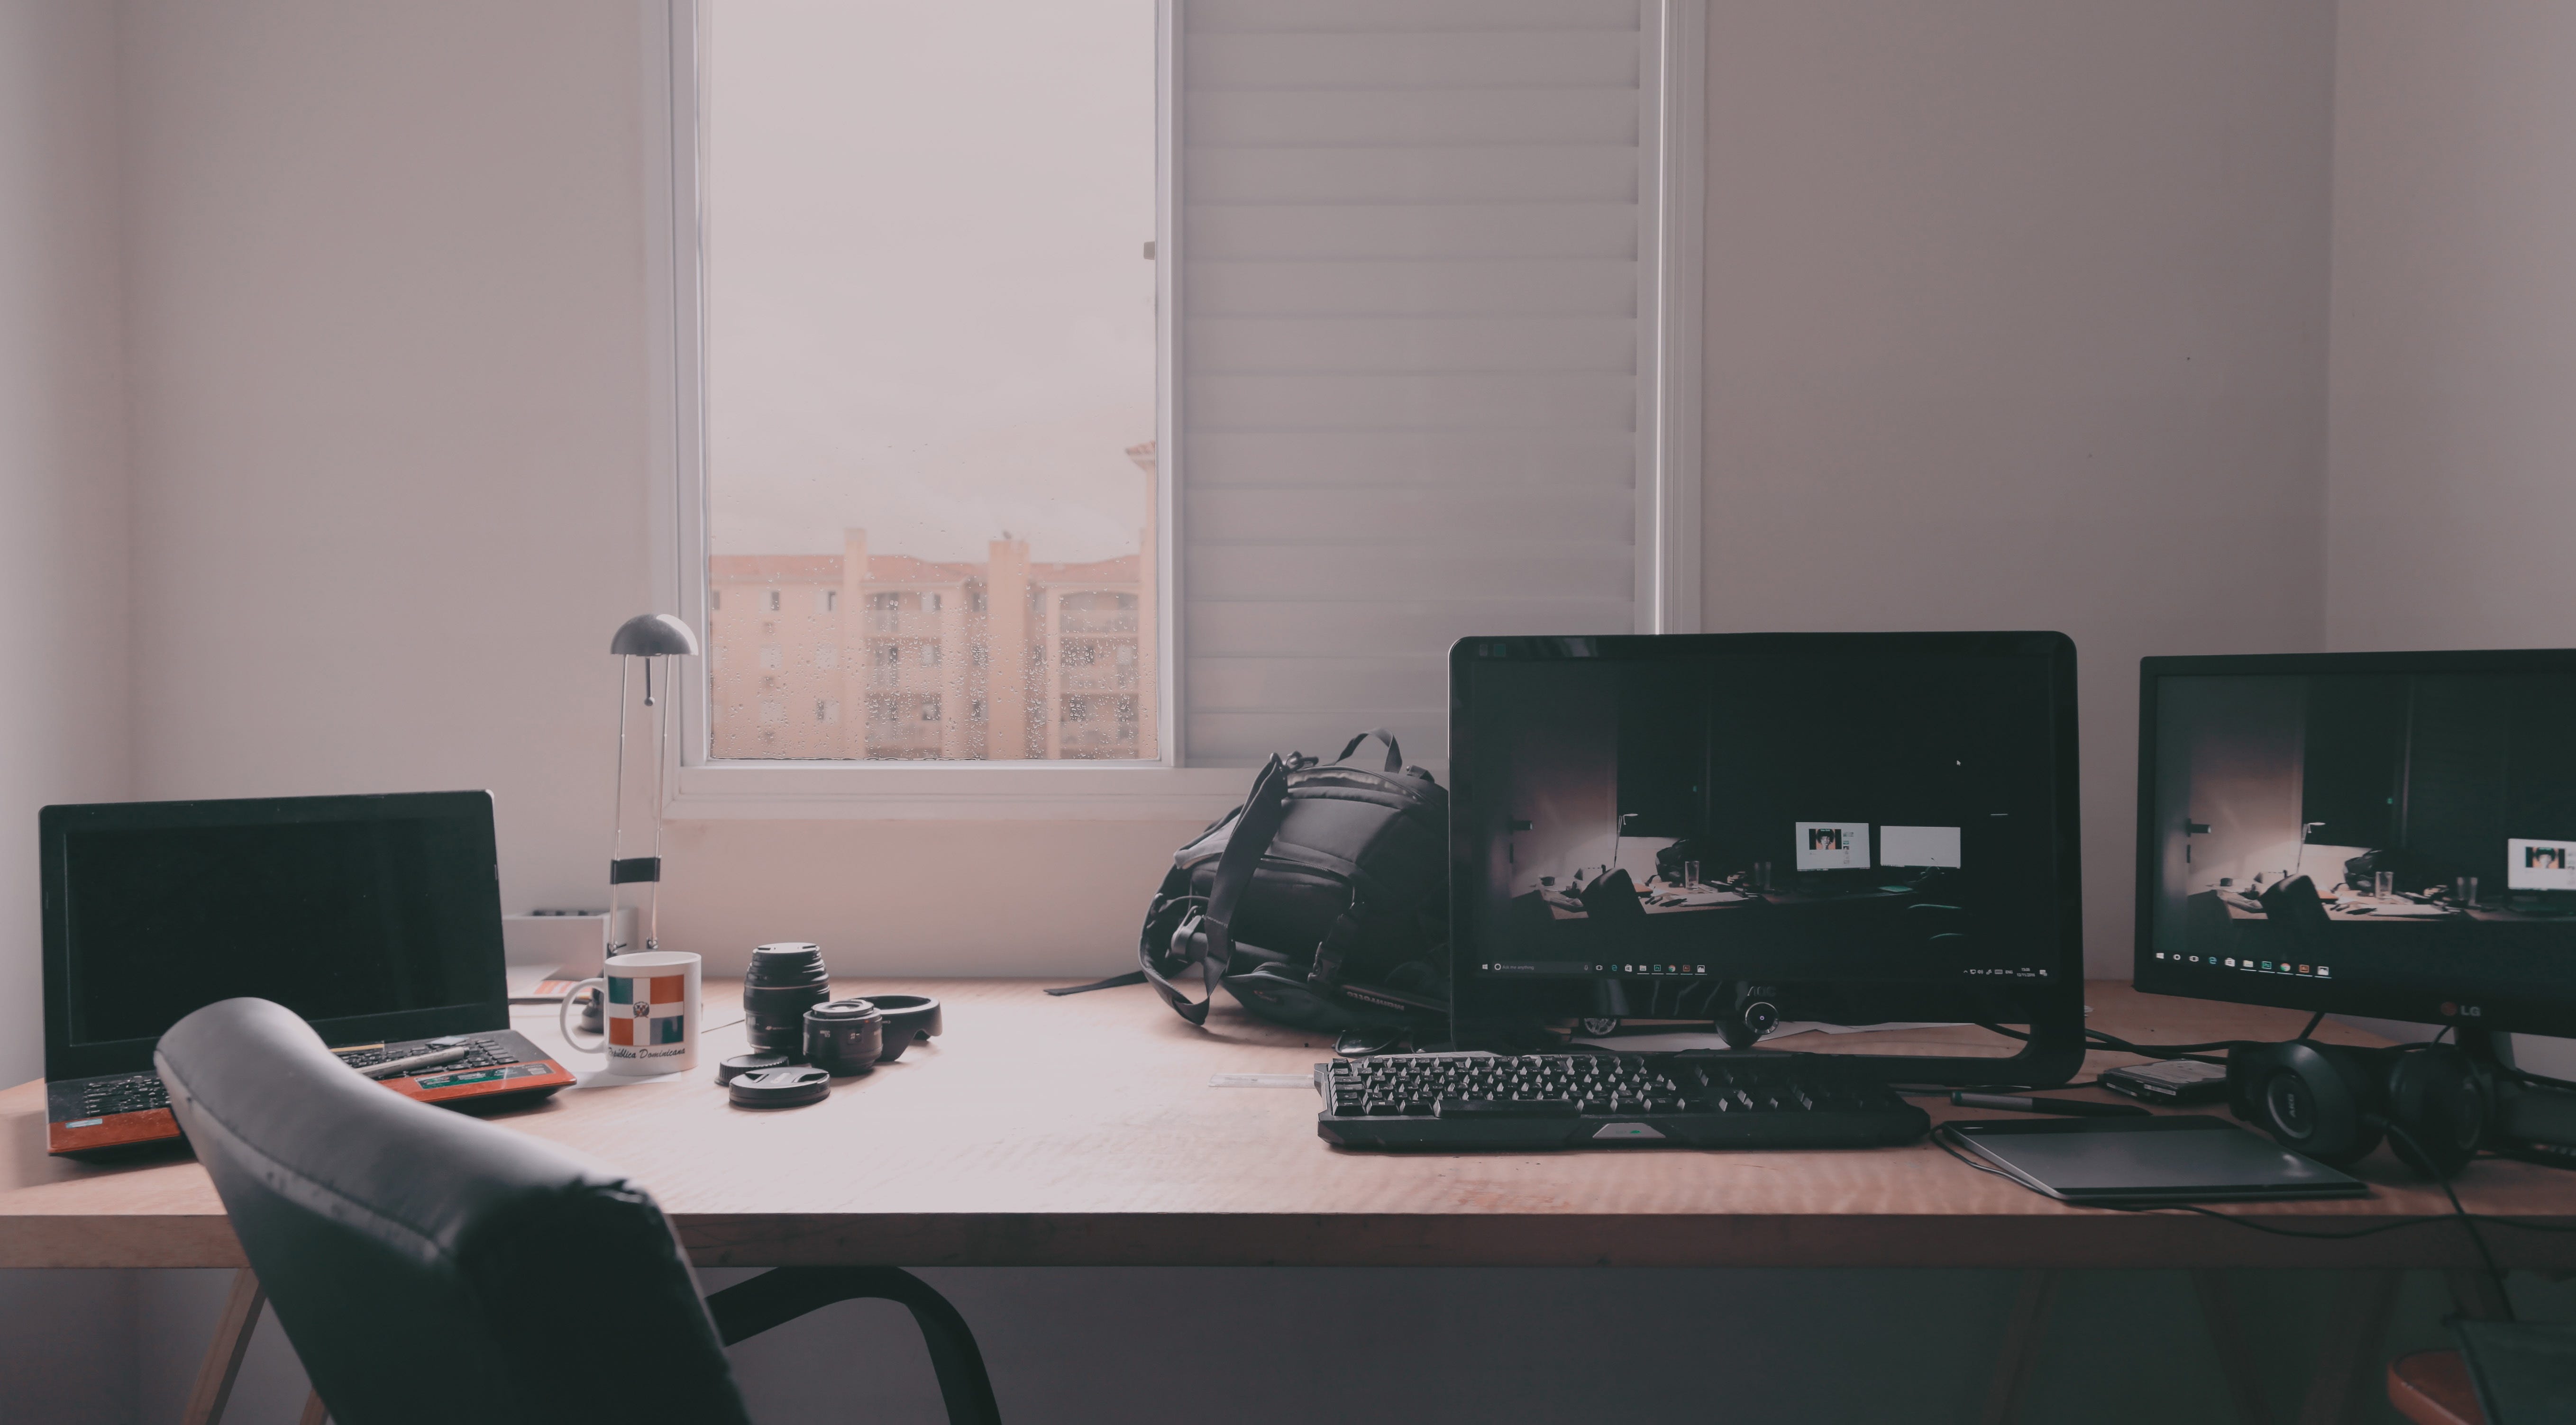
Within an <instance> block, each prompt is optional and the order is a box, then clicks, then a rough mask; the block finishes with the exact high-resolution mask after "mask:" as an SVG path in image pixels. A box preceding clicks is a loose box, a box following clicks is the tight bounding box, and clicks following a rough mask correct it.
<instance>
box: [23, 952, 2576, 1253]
mask: <svg viewBox="0 0 2576 1425" xmlns="http://www.w3.org/2000/svg"><path fill="white" fill-rule="evenodd" d="M871 985H873V986H874V987H875V988H877V989H880V990H885V991H889V992H890V991H893V990H896V989H907V990H921V991H927V992H929V993H932V994H936V995H938V996H939V997H940V998H941V999H942V1000H944V1001H945V1002H946V1004H947V1034H946V1036H945V1037H944V1038H942V1039H939V1040H935V1041H932V1042H931V1043H929V1044H925V1045H921V1046H918V1047H916V1048H915V1049H914V1050H913V1051H912V1052H911V1053H909V1054H907V1055H906V1056H905V1057H904V1059H903V1060H902V1062H900V1063H897V1064H891V1065H887V1066H885V1067H883V1068H880V1069H878V1070H877V1071H876V1072H875V1073H874V1074H872V1075H870V1076H868V1077H866V1078H863V1079H855V1080H847V1079H845V1080H842V1081H840V1083H839V1085H838V1086H837V1087H836V1088H835V1090H834V1091H833V1094H832V1097H831V1098H830V1099H829V1100H827V1101H825V1102H823V1103H821V1104H818V1105H815V1106H812V1107H809V1108H802V1109H791V1110H784V1111H772V1112H766V1113H763V1112H757V1111H752V1110H742V1109H736V1108H733V1107H732V1106H731V1105H730V1104H729V1103H728V1102H727V1101H726V1098H725V1096H724V1094H723V1092H722V1091H721V1090H719V1089H718V1088H716V1086H715V1083H714V1079H713V1059H712V1058H710V1059H709V1060H708V1063H707V1067H706V1068H704V1069H702V1070H701V1072H699V1073H697V1074H692V1075H689V1076H687V1079H686V1081H685V1082H677V1081H665V1082H645V1083H635V1084H628V1085H621V1086H615V1087H597V1088H591V1087H584V1088H575V1089H568V1090H566V1091H564V1092H563V1093H562V1094H559V1095H558V1096H556V1097H555V1098H554V1099H552V1100H549V1101H547V1102H546V1103H544V1104H543V1105H541V1106H537V1107H534V1108H530V1109H526V1110H521V1111H516V1112H511V1113H507V1114H503V1115H500V1116H498V1117H497V1118H496V1119H495V1120H494V1121H496V1122H499V1123H503V1124H507V1125H508V1126H509V1127H511V1128H512V1129H514V1130H516V1131H520V1132H526V1133H533V1134H536V1135H537V1136H539V1137H542V1138H547V1139H551V1140H553V1141H555V1142H557V1143H560V1144H563V1145H564V1146H565V1147H567V1148H571V1149H574V1150H577V1151H579V1152H582V1153H585V1154H589V1155H591V1156H593V1157H595V1158H598V1159H600V1160H602V1161H604V1162H606V1163H609V1164H613V1165H615V1166H616V1167H618V1168H619V1169H622V1170H624V1171H626V1172H628V1173H630V1174H632V1175H633V1176H634V1177H636V1178H637V1179H638V1180H640V1181H641V1182H643V1183H644V1184H645V1185H646V1186H647V1187H649V1188H650V1189H651V1190H652V1191H653V1192H654V1194H655V1195H656V1196H657V1197H658V1198H659V1199H660V1200H661V1202H662V1205H663V1207H664V1208H665V1209H666V1210H668V1211H669V1212H670V1213H671V1214H672V1216H673V1217H674V1218H675V1219H676V1220H677V1222H678V1224H679V1229H680V1233H681V1236H682V1238H683V1239H684V1240H685V1241H686V1242H687V1244H688V1246H689V1248H690V1250H691V1252H692V1254H693V1255H694V1256H695V1258H696V1259H697V1261H698V1262H699V1263H700V1264H702V1265H708V1266H767V1265H776V1264H784V1263H794V1262H841V1263H878V1264H887V1265H898V1266H1002V1265H1210V1266H1213V1265H1271V1264H1276V1265H1304V1266H1323V1265H1367V1266H1461V1265H1541V1266H1543V1265H1563V1266H1592V1265H1604V1266H1611V1265H1636V1266H1988V1267H1991V1266H2096V1267H2174V1266H2216V1265H2247V1266H2312V1267H2365V1266H2411V1267H2455V1268H2456V1267H2469V1266H2473V1265H2475V1262H2476V1258H2475V1255H2474V1251H2473V1249H2472V1247H2471V1245H2470V1243H2469V1242H2468V1240H2467V1238H2466V1237H2465V1236H2464V1235H2463V1234H2462V1233H2461V1231H2460V1229H2459V1227H2458V1225H2457V1224H2456V1223H2440V1222H2433V1223H2430V1224H2429V1225H2421V1226H2410V1227H2406V1228H2403V1229H2400V1230H2396V1231H2389V1232H2382V1233H2378V1234H2375V1235H2372V1236H2367V1237H2361V1238H2357V1239H2352V1240H2345V1241H2314V1240H2302V1239H2296V1238H2289V1237H2277V1236H2272V1235H2268V1234H2263V1233H2258V1232H2255V1231H2251V1230H2248V1229H2246V1228H2244V1227H2240V1226H2235V1225H2232V1224H2230V1223H2226V1222H2218V1221H2212V1220H2210V1219H2208V1218H2205V1217H2200V1216H2196V1215H2192V1214H2187V1213H2179V1212H2160V1213H2124V1212H2112V1211H2104V1210H2100V1209H2085V1208H2072V1207H2067V1206H2064V1205H2062V1204H2059V1203H2056V1202H2053V1201H2051V1200H2049V1199H2047V1198H2043V1197H2041V1196H2039V1195H2038V1194H2036V1193H2032V1192H2028V1191H2026V1190H2024V1189H2023V1188H2021V1187H2019V1186H2017V1185H2015V1184H2013V1183H2011V1182H2008V1181H2006V1180H2003V1179H2001V1178H1996V1177H1992V1176H1988V1175H1985V1174H1981V1173H1978V1172H1975V1171H1973V1170H1971V1169H1969V1168H1968V1167H1966V1166H1964V1165H1962V1164H1960V1163H1958V1162H1956V1161H1954V1160H1952V1159H1951V1158H1950V1157H1949V1156H1948V1155H1947V1154H1945V1153H1943V1152H1942V1151H1941V1150H1940V1149H1938V1148H1936V1147H1933V1146H1932V1145H1930V1144H1928V1143H1921V1144H1915V1145H1912V1146H1910V1147H1902V1148H1877V1149H1865V1150H1833V1151H1804V1152H1696V1151H1688V1150H1671V1149H1646V1150H1628V1151H1588V1152H1571V1153H1552V1154H1490V1155H1474V1156H1465V1155H1460V1156H1450V1155H1403V1156H1398V1155H1389V1154H1368V1153H1354V1152H1347V1151H1343V1150H1340V1149H1336V1148H1333V1147H1330V1146H1328V1145H1326V1144H1325V1143H1324V1142H1322V1141H1321V1140H1320V1139H1318V1138H1317V1137H1316V1136H1315V1112H1316V1100H1315V1095H1314V1093H1313V1092H1312V1091H1311V1090H1310V1089H1307V1088H1303V1087H1298V1088H1269V1087H1263V1088H1213V1087H1210V1086H1209V1083H1208V1079H1209V1076H1210V1075H1211V1074H1219V1073H1270V1074H1280V1073H1291V1074H1303V1073H1305V1072H1306V1070H1307V1069H1308V1067H1309V1066H1310V1065H1312V1064H1313V1063H1315V1062H1316V1061H1317V1060H1318V1059H1319V1058H1323V1057H1327V1056H1328V1054H1329V1049H1328V1048H1327V1047H1326V1042H1325V1041H1324V1040H1321V1039H1318V1038H1316V1037H1315V1036H1312V1035H1302V1034H1298V1033H1295V1032H1291V1031H1286V1030H1280V1029H1275V1028H1271V1027H1269V1026H1266V1025H1262V1024H1258V1023H1255V1022H1252V1021H1248V1020H1245V1019H1243V1018H1241V1017H1240V1016H1228V1015H1226V1014H1220V1015H1219V1016H1218V1018H1217V1020H1216V1021H1215V1022H1214V1023H1213V1024H1212V1025H1211V1026H1210V1028H1209V1029H1208V1030H1205V1031H1202V1030H1198V1029H1193V1028H1191V1027H1190V1026H1188V1025H1186V1024H1184V1023H1182V1022H1181V1021H1180V1019H1179V1018H1178V1017H1176V1016H1174V1015H1173V1014H1172V1013H1171V1012H1170V1011H1169V1010H1167V1009H1165V1008H1164V1007H1163V1005H1162V1003H1161V1001H1159V1000H1157V999H1155V998H1154V996H1153V995H1152V993H1151V992H1150V991H1149V990H1146V989H1144V988H1142V987H1138V988H1133V989H1122V990H1107V991H1101V992H1098V993H1094V994H1087V995H1076V996H1072V997H1069V998H1066V999H1050V998H1047V997H1046V996H1044V995H1041V994H1039V993H1038V990H1039V988H1040V985H1039V982H1035V981H1026V980H951V981H934V982H911V983H907V984H903V985H895V984H891V983H882V982H857V981H844V982H842V984H841V985H840V986H839V989H840V991H841V992H842V993H844V994H848V993H864V992H866V991H867V990H868V989H869V988H870V987H871ZM2087 996H2088V999H2089V1001H2090V1003H2091V1005H2092V1007H2093V1017H2092V1023H2093V1024H2094V1025H2095V1026H2096V1027H2098V1028H2101V1029H2104V1030H2106V1031H2108V1032H2110V1033H2113V1034H2116V1035H2120V1036H2121V1037H2124V1038H2128V1039H2132V1040H2142V1041H2160V1042H2164V1043H2183V1042H2190V1041H2193V1040H2208V1039H2221V1038H2264V1039H2276V1038H2286V1037H2288V1036H2289V1035H2291V1034H2294V1033H2296V1032H2297V1030H2298V1026H2299V1023H2300V1016H2298V1015H2295V1014H2291V1013H2288V1012H2285V1011H2279V1010H2267V1009H2257V1008H2250V1007H2244V1006H2234V1005H2223V1004H2212V1003H2204V1002H2198V1001H2189V1000H2177V999H2165V998H2160V997H2156V996H2146V995H2139V994H2137V993H2135V992H2134V991H2132V990H2131V989H2130V988H2129V987H2128V986H2126V985H2124V984H2116V983H2108V982H2101V983H2095V984H2093V985H2090V986H2088V987H2087ZM709 999H710V1001H711V1009H713V1010H714V1013H713V1014H712V1015H711V1018H712V1019H713V1020H715V1021H722V1020H724V1019H727V1018H730V1017H732V1011H731V1008H730V1005H731V992H730V988H729V987H723V986H713V985H711V986H709ZM1229 1008H1230V1007H1229ZM553 1021H554V1015H553V1012H552V1010H551V1008H548V1009H545V1010H542V1011H539V1012H536V1013H533V1014H531V1013H527V1012H522V1013H521V1014H520V1015H519V1016H517V1017H516V1019H515V1021H514V1024H515V1027H517V1028H518V1029H520V1030H521V1031H522V1032H525V1033H527V1034H529V1035H530V1036H531V1037H534V1038H537V1039H538V1040H539V1042H541V1043H551V1042H557V1041H555V1040H554V1037H553V1036H554V1030H553V1027H552V1026H553ZM2320 1037H2322V1038H2329V1039H2342V1040H2346V1041H2349V1042H2356V1043H2360V1042H2370V1041H2369V1040H2368V1037H2367V1036H2366V1035H2363V1034H2360V1033H2359V1032H2357V1031H2352V1030H2349V1029H2345V1028H2343V1027H2342V1026H2339V1025H2329V1026H2327V1028H2326V1030H2325V1032H2324V1033H2323V1034H2322V1035H2321V1036H2320ZM709 1041H710V1042H709V1043H708V1044H707V1045H706V1046H705V1047H706V1051H707V1052H708V1053H709V1054H711V1055H713V1056H716V1057H721V1056H723V1055H725V1054H732V1053H739V1052H741V1046H742V1030H741V1028H740V1026H739V1025H738V1024H736V1025H732V1026H728V1027H722V1028H718V1029H716V1030H714V1031H712V1032H711V1033H710V1035H709ZM1779 1042H1780V1043H1781V1045H1782V1046H1783V1047H1792V1048H1798V1047H1813V1048H1819V1049H1826V1050H1830V1051H1833V1052H1844V1053H1852V1052H1878V1053H1921V1052H1926V1051H1927V1049H1931V1050H1932V1051H1933V1052H1941V1051H1942V1049H1944V1048H1946V1049H1948V1050H1950V1051H1956V1050H1957V1049H1958V1048H1960V1047H1963V1046H1968V1045H1990V1044H1993V1043H1994V1042H1995V1041H1994V1040H1993V1039H1992V1037H1991V1036H1988V1035H1985V1034H1982V1033H1979V1032H1977V1031H1973V1030H1966V1029H1947V1030H1917V1031H1902V1032H1891V1033H1885V1034H1851V1035H1839V1036H1834V1037H1831V1038H1827V1037H1826V1036H1822V1035H1812V1036H1803V1037H1800V1038H1796V1039H1790V1040H1784V1041H1779ZM1935 1046H1940V1047H1938V1048H1936V1047H1935ZM2129 1058H2130V1056H2126V1055H2107V1054H2097V1055H2095V1056H2093V1058H2092V1059H2091V1060H2090V1061H2089V1062H2088V1064H2087V1072H2088V1073H2089V1072H2095V1071H2098V1070H2100V1069H2102V1068H2106V1067H2109V1066H2111V1065H2113V1064H2116V1063H2122V1062H2128V1061H2129ZM580 1062H587V1061H580ZM2087 1092H2099V1091H2098V1090H2092V1091H2087ZM1926 1102H1930V1101H1928V1100H1927V1101H1926ZM2204 1111H2205V1110H2204ZM2220 1111H2222V1112H2223V1109H2222V1110H2220ZM1932 1112H1933V1114H1934V1116H1935V1117H1936V1118H1940V1117H1966V1116H1976V1115H1974V1114H1971V1113H1967V1112H1963V1111H1960V1110H1953V1109H1951V1108H1949V1107H1948V1106H1947V1105H1946V1104H1941V1105H1939V1106H1936V1107H1934V1108H1933V1109H1932ZM42 1119H43V1098H42V1088H41V1086H40V1085H37V1084H23V1085H20V1086H19V1087H17V1088H13V1089H8V1090H6V1091H0V1134H5V1135H6V1149H5V1152H0V1267H212V1266H235V1265H239V1264H240V1262H241V1257H240V1253H239V1250H238V1248H237V1247H236V1246H235V1244H234V1241H233V1237H232V1233H231V1230H230V1228H229V1226H228V1225H227V1223H226V1222H225V1220H224V1217H223V1212H222V1208H221V1205H220V1204H219V1203H218V1202H217V1200H216V1198H215V1194H214V1191H213V1189H212V1187H211V1186H210V1185H209V1184H208V1182H207V1180H206V1176H205V1174H204V1173H203V1172H202V1171H201V1170H199V1169H198V1168H197V1166H196V1165H195V1164H194V1163H192V1162H188V1161H186V1160H184V1159H182V1160H177V1161H163V1162H158V1163H152V1164H141V1165H123V1166H105V1167H101V1166H88V1165H82V1164H76V1163H70V1162H63V1161H58V1160H50V1159H48V1158H46V1157H45V1156H44V1150H43V1141H44V1132H43V1122H42ZM2358 1172H2359V1173H2360V1175H2361V1176H2363V1177H2365V1178H2368V1179H2369V1180H2370V1181H2371V1182H2372V1183H2373V1184H2374V1185H2375V1188H2376V1191H2375V1193H2374V1195H2373V1196H2372V1197H2370V1198H2367V1199H2359V1200H2347V1201H2328V1202H2314V1203H2295V1204H2293V1203H2282V1204H2266V1205H2262V1206H2259V1207H2242V1208H2230V1209H2228V1211H2229V1212H2230V1213H2231V1214H2234V1215H2240V1216H2246V1217H2260V1218H2262V1219H2263V1220H2264V1221H2266V1222H2267V1223H2272V1224H2275V1225H2279V1226H2283V1227H2294V1228H2298V1229H2302V1230H2310V1231H2316V1230H2326V1231H2332V1230H2348V1229H2351V1228H2355V1227H2363V1226H2368V1225H2371V1224H2372V1223H2374V1222H2378V1221H2386V1220H2390V1219H2393V1218H2400V1217H2420V1218H2427V1219H2438V1218H2440V1217H2442V1216H2444V1215H2445V1214H2447V1213H2448V1211H2449V1208H2448V1205H2447V1204H2446V1203H2445V1201H2444V1200H2443V1198H2442V1195H2441V1192H2440V1190H2439V1189H2438V1188H2435V1187H2433V1186H2431V1185H2429V1184H2417V1183H2413V1182H2410V1181H2409V1180H2408V1179H2407V1178H2406V1176H2405V1175H2404V1172H2403V1170H2402V1169H2400V1168H2399V1167H2398V1166H2397V1164H2396V1163H2395V1162H2394V1161H2393V1160H2392V1159H2390V1158H2389V1156H2388V1155H2387V1154H2385V1153H2380V1154H2377V1155H2375V1156H2373V1157H2372V1158H2370V1159H2368V1160H2366V1161H2365V1162H2364V1163H2363V1164H2362V1165H2361V1167H2360V1168H2359V1169H2358ZM2459 1188H2460V1194H2461V1196H2462V1198H2463V1199H2464V1200H2465V1201H2466V1202H2467V1203H2468V1204H2469V1207H2470V1209H2471V1210H2472V1211H2475V1212H2478V1213H2481V1214H2494V1215H2498V1216H2508V1217H2516V1218H2526V1219H2531V1220H2536V1221H2547V1222H2552V1223H2555V1224H2557V1225H2560V1226H2576V1175H2571V1174H2569V1173H2565V1172H2560V1171H2556V1170H2553V1169H2548V1168H2540V1167H2532V1166H2528V1165H2524V1164H2520V1163H2508V1162H2498V1161H2486V1162H2480V1163H2477V1164H2475V1165H2474V1166H2472V1167H2471V1169H2470V1170H2469V1171H2468V1172H2467V1173H2466V1174H2465V1175H2464V1176H2463V1178H2462V1179H2461V1181H2460V1185H2459ZM2486 1231H2487V1236H2488V1240H2489V1242H2490V1243H2491V1244H2492V1245H2493V1247H2494V1249H2495V1251H2496V1253H2497V1255H2498V1256H2499V1257H2502V1258H2505V1259H2506V1260H2508V1261H2510V1262H2513V1263H2515V1264H2517V1265H2528V1266H2556V1267H2576V1236H2571V1235H2567V1234H2564V1233H2549V1232H2533V1231H2523V1230H2517V1229H2515V1228H2512V1227H2508V1226H2503V1225H2491V1226H2489V1227H2488V1228H2487V1229H2486Z"/></svg>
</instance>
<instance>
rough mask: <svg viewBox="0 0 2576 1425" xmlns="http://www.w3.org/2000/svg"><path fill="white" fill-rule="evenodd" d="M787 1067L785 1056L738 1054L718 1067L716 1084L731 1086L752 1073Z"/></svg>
mask: <svg viewBox="0 0 2576 1425" xmlns="http://www.w3.org/2000/svg"><path fill="white" fill-rule="evenodd" d="M786 1067H787V1056H786V1055H784V1054H736V1055H734V1056H733V1057H732V1058H730V1059H727V1060H725V1061H724V1062H723V1063H721V1064H718V1065H716V1082H717V1083H720V1084H730V1083H732V1082H733V1081H734V1080H736V1079H738V1078H741V1077H742V1076H743V1075H745V1074H748V1073H752V1072H754V1071H756V1070H760V1069H783V1068H786Z"/></svg>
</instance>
